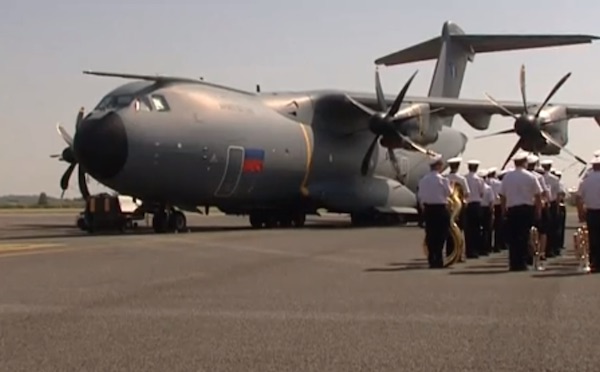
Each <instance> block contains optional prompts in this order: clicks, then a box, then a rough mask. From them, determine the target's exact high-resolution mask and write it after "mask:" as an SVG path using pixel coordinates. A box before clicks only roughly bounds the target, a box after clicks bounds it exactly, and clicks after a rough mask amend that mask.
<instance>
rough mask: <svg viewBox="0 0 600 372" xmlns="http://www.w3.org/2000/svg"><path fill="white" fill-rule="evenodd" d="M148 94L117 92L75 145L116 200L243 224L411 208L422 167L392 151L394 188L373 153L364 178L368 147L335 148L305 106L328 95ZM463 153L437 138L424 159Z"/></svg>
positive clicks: (455, 138)
mask: <svg viewBox="0 0 600 372" xmlns="http://www.w3.org/2000/svg"><path fill="white" fill-rule="evenodd" d="M154 86H155V85H154V84H153V82H147V81H136V82H131V83H127V84H124V85H122V86H120V87H118V88H116V89H115V90H113V91H112V92H110V93H109V94H107V95H106V96H105V97H104V98H103V99H102V100H101V102H100V104H99V105H98V106H97V107H96V108H95V109H94V110H93V111H92V112H90V113H89V114H88V116H86V118H85V119H84V120H83V122H82V123H81V125H80V126H79V127H78V129H77V131H76V134H75V139H74V149H75V153H76V156H77V158H78V159H79V162H80V164H81V165H82V166H83V167H84V169H85V170H86V171H87V172H88V173H89V174H90V175H91V176H92V177H94V178H95V179H97V180H98V181H100V182H101V183H103V184H105V185H106V186H108V187H110V188H112V189H114V190H116V191H118V192H119V193H121V194H126V195H131V196H134V197H136V198H139V199H141V200H144V201H153V202H167V203H169V204H172V205H184V206H190V207H191V206H200V205H211V206H217V207H219V208H220V209H222V210H223V211H225V212H228V213H240V214H241V213H247V212H248V211H250V210H253V209H257V208H273V207H281V206H285V205H298V204H306V205H311V207H314V208H327V209H330V210H332V211H336V212H352V211H356V210H361V209H365V208H381V209H386V208H393V207H409V208H410V207H414V206H415V205H416V199H415V189H416V185H417V183H418V180H419V179H420V178H421V177H422V176H423V174H424V173H425V172H427V171H428V169H429V166H428V163H427V159H428V158H427V156H426V155H423V154H420V153H415V152H410V151H407V150H403V149H396V150H395V153H396V155H397V157H398V159H399V164H400V168H401V169H400V174H401V177H402V178H401V180H402V183H403V184H404V185H402V184H400V183H399V182H398V181H396V180H395V179H396V177H397V175H396V172H395V171H394V169H393V167H392V166H391V164H390V161H389V159H386V158H387V150H386V149H385V148H383V147H382V146H380V145H378V147H379V148H378V151H376V152H375V153H374V156H373V158H372V159H373V165H374V167H373V168H372V169H371V171H370V172H369V174H368V175H366V176H363V175H361V174H360V164H361V160H362V157H363V155H364V154H365V152H366V148H367V147H368V146H369V143H370V141H371V140H372V139H373V136H374V135H373V134H372V133H371V132H369V131H362V132H358V133H355V134H352V135H344V136H339V135H337V134H336V131H338V130H339V129H340V128H333V127H339V126H340V125H344V123H340V122H331V123H323V122H319V123H318V125H315V123H316V121H315V120H314V108H313V101H314V100H315V99H319V97H321V96H324V95H325V96H326V95H332V94H334V95H335V94H336V93H335V92H331V91H327V92H325V91H323V92H312V93H298V94H295V95H293V94H286V95H284V96H279V95H274V94H264V95H263V94H249V93H245V92H241V91H236V90H233V89H227V88H219V87H213V86H207V85H203V84H193V83H174V84H169V85H166V86H162V87H160V86H159V87H158V89H153V87H154ZM290 108H292V109H293V112H292V113H291V114H290ZM430 120H431V121H433V120H435V116H432V117H431V119H430ZM432 126H433V127H436V125H432ZM332 129H333V130H332ZM343 129H344V130H345V128H343ZM436 132H437V129H436ZM466 142H467V138H466V136H465V135H464V134H462V133H461V132H459V131H457V130H455V129H452V128H450V127H443V128H441V131H440V132H439V135H438V138H437V141H435V142H434V143H432V144H431V145H430V146H429V148H430V149H432V150H433V151H435V152H437V153H440V154H442V156H443V157H444V158H445V159H447V158H450V157H453V156H457V155H459V154H460V153H462V152H463V151H464V149H465V145H466ZM261 152H262V153H263V155H261ZM244 157H249V158H250V159H249V160H248V161H247V164H246V166H244ZM261 158H262V163H261Z"/></svg>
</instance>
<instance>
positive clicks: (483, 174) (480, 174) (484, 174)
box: [477, 170, 488, 177]
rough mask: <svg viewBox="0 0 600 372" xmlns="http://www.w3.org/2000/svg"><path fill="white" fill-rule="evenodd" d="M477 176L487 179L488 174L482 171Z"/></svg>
mask: <svg viewBox="0 0 600 372" xmlns="http://www.w3.org/2000/svg"><path fill="white" fill-rule="evenodd" d="M477 175H478V176H479V177H486V176H487V175H488V172H486V171H485V170H480V171H479V172H477Z"/></svg>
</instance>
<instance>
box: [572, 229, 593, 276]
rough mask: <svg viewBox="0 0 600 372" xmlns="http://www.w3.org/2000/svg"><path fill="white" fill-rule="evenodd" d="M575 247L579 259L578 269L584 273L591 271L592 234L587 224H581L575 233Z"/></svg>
mask: <svg viewBox="0 0 600 372" xmlns="http://www.w3.org/2000/svg"><path fill="white" fill-rule="evenodd" d="M573 247H574V248H575V256H576V257H577V260H578V261H579V267H578V271H579V272H581V273H584V274H587V273H590V272H591V271H592V268H591V266H590V236H589V231H588V228H587V224H585V223H584V224H583V225H581V226H580V227H579V228H577V230H575V232H574V233H573Z"/></svg>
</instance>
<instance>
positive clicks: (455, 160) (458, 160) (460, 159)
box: [446, 156, 462, 164]
mask: <svg viewBox="0 0 600 372" xmlns="http://www.w3.org/2000/svg"><path fill="white" fill-rule="evenodd" d="M461 161H462V158H461V157H460V156H457V157H454V158H450V159H448V160H447V161H446V163H448V164H450V163H455V164H456V163H460V162H461Z"/></svg>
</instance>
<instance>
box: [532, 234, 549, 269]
mask: <svg viewBox="0 0 600 372" xmlns="http://www.w3.org/2000/svg"><path fill="white" fill-rule="evenodd" d="M529 254H531V256H532V257H533V269H534V270H536V271H544V270H545V267H544V265H543V263H542V254H543V252H542V245H541V244H540V233H539V231H538V229H537V227H535V226H531V229H529Z"/></svg>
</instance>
